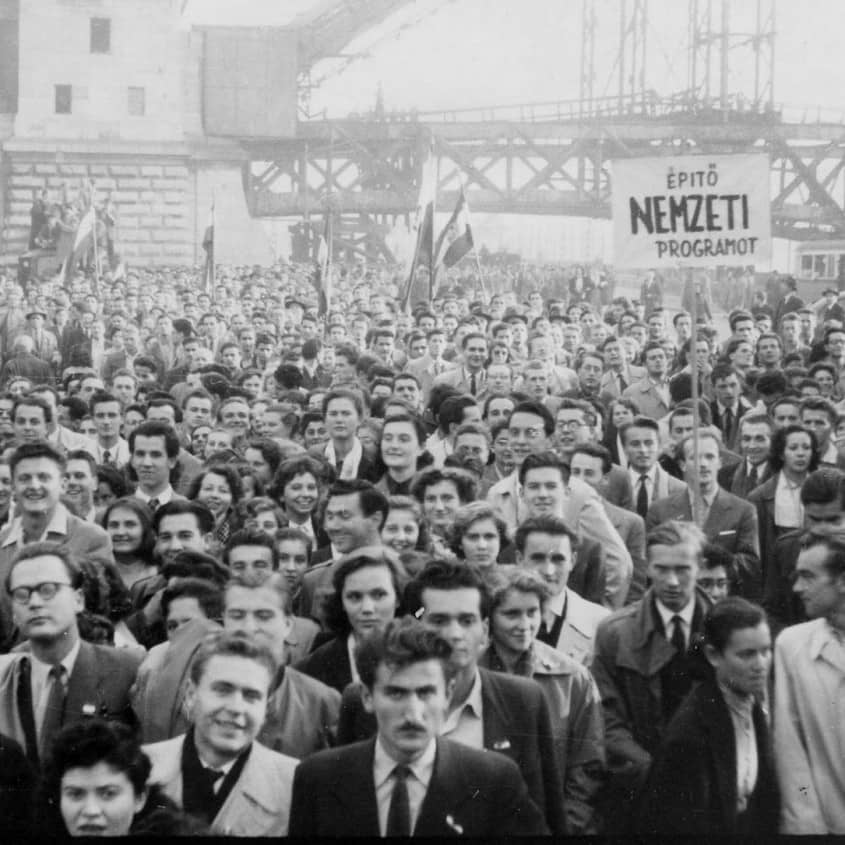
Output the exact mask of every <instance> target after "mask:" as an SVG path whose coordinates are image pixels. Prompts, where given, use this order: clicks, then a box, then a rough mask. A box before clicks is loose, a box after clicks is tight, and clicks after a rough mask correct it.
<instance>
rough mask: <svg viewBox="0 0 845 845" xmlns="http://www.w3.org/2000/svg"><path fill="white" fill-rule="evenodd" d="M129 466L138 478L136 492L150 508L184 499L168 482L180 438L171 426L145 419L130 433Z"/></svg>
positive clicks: (177, 452) (174, 464) (177, 453)
mask: <svg viewBox="0 0 845 845" xmlns="http://www.w3.org/2000/svg"><path fill="white" fill-rule="evenodd" d="M129 452H130V456H131V457H130V466H131V467H132V469H133V471H134V472H135V475H136V477H137V479H138V487H137V489H136V490H135V494H134V495H135V496H136V497H137V498H139V499H140V500H141V501H142V502H144V503H146V504H147V505H148V506H149V508H150V510H152V511H153V512H155V511H156V509H157V508H160V507H161V506H162V505H166V504H167V503H168V502H172V501H174V500H177V501H178V500H180V499H184V497H183V496H180V495H178V494H177V493H176V492H175V491H174V490H173V487H172V486H171V485H170V479H171V474H172V472H173V468H174V467H175V466H176V460H177V458H178V457H179V438H178V437H177V436H176V432H175V431H174V430H173V427H172V426H170V425H168V424H166V423H162V422H145V423H142V424H141V425H139V426H138V428H136V429H135V430H134V431H133V432H132V434H130V435H129Z"/></svg>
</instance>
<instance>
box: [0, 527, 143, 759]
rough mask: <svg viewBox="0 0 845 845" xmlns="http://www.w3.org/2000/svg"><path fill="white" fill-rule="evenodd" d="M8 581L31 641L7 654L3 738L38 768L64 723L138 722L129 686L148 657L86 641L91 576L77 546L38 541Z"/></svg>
mask: <svg viewBox="0 0 845 845" xmlns="http://www.w3.org/2000/svg"><path fill="white" fill-rule="evenodd" d="M7 577H8V580H7V582H6V583H7V589H8V597H9V598H10V599H11V602H12V606H13V608H14V617H15V622H16V623H17V625H18V626H19V628H20V631H21V633H22V635H23V637H25V638H26V641H27V642H26V646H25V648H24V649H23V650H17V651H15V652H14V653H12V654H7V655H4V656H2V657H0V734H2V735H4V736H8V737H11V738H12V739H14V740H15V741H17V742H18V743H20V745H21V746H22V747H23V748H25V749H26V753H27V757H28V758H29V760H30V762H31V763H32V764H33V765H38V764H43V762H44V759H45V755H46V754H48V753H49V749H50V746H51V743H52V741H53V738H54V737H55V735H56V734H57V733H58V731H59V730H60V729H61V728H62V727H63V726H64V725H69V724H72V723H73V722H76V721H79V720H81V719H85V718H90V717H91V716H101V717H104V718H107V719H119V720H122V721H125V722H126V723H127V724H134V717H133V716H132V711H131V708H130V704H129V689H130V687H131V686H132V682H133V681H134V679H135V673H136V671H137V669H138V664H139V663H140V662H141V656H140V655H139V654H138V653H137V652H136V651H134V650H131V651H130V650H128V649H116V648H113V647H109V646H100V645H93V644H91V643H87V642H83V641H82V640H81V639H80V635H79V627H78V623H77V614H79V613H80V612H81V611H82V610H84V608H85V600H84V596H83V591H82V581H83V576H82V571H81V570H80V569H79V566H78V565H77V563H76V562H75V560H74V558H73V556H72V553H71V552H70V550H69V548H68V547H67V546H66V545H64V544H59V543H55V542H34V543H30V544H29V545H27V546H26V547H24V548H22V549H21V550H20V551H18V552H17V554H16V555H15V557H14V558H13V560H12V562H11V568H10V570H9V572H8V576H7Z"/></svg>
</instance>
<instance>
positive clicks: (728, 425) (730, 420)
mask: <svg viewBox="0 0 845 845" xmlns="http://www.w3.org/2000/svg"><path fill="white" fill-rule="evenodd" d="M722 419H723V423H724V429H723V431H722V433H723V434H724V435H725V442H726V443H727V441H728V440H730V437H731V429H732V428H733V424H734V414H733V411H732V410H731V409H730V408H725V414H724V416H723V418H722Z"/></svg>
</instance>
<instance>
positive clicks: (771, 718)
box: [0, 260, 845, 836]
mask: <svg viewBox="0 0 845 845" xmlns="http://www.w3.org/2000/svg"><path fill="white" fill-rule="evenodd" d="M461 268H464V269H461ZM480 269H481V268H480V266H479V265H476V264H475V263H474V262H472V261H470V260H466V261H465V264H464V265H460V266H459V268H457V269H456V270H455V271H450V273H449V274H448V275H447V276H446V277H445V278H444V279H442V280H441V283H440V287H439V288H438V290H437V291H436V296H435V298H434V299H433V301H431V302H413V301H412V302H411V303H410V305H411V308H410V309H409V310H408V311H405V310H403V309H402V308H401V306H400V305H399V303H400V301H401V299H402V294H403V279H402V277H401V275H399V274H398V273H396V272H395V271H394V269H393V268H389V267H387V266H386V265H384V264H382V263H372V264H366V263H363V262H361V263H356V264H348V265H343V266H341V265H338V266H335V267H332V268H331V274H332V291H331V298H330V301H329V303H328V308H327V309H326V310H325V311H324V312H322V313H321V311H320V307H319V302H320V296H319V295H318V291H317V290H316V289H315V274H314V273H313V271H312V268H311V266H309V265H288V264H283V263H279V264H277V265H275V266H273V267H237V268H223V267H219V268H217V278H216V281H215V283H214V284H213V286H212V287H210V288H208V287H204V286H203V283H202V281H201V273H200V272H199V271H198V270H197V269H190V268H169V269H168V268H161V269H151V268H146V269H130V270H129V272H123V271H122V272H121V273H120V275H119V277H118V278H115V277H114V275H113V274H112V272H111V271H107V272H104V273H103V274H102V276H101V277H99V278H97V279H96V280H95V279H93V278H92V277H91V275H90V274H89V275H86V274H85V273H83V272H81V271H76V272H74V271H72V272H71V273H70V274H69V278H68V279H67V280H66V279H65V278H62V279H47V280H42V279H39V278H37V277H36V278H32V279H30V280H28V281H26V283H24V284H19V283H18V281H17V279H15V278H12V277H11V276H10V275H6V276H0V293H1V294H2V301H1V302H0V355H2V361H0V579H2V581H3V584H4V590H3V591H2V595H0V819H2V821H3V824H4V830H9V831H19V832H21V833H23V834H32V833H38V834H41V835H59V836H63V835H67V834H71V835H94V834H100V835H122V834H125V833H128V832H130V831H131V832H134V833H143V834H147V835H168V834H169V835H174V834H181V835H200V834H203V833H209V832H213V833H218V834H231V835H246V836H250V835H251V836H265V835H285V834H288V833H290V834H291V835H299V836H312V835H324V836H343V835H373V836H378V835H391V836H392V835H410V834H411V833H414V834H415V835H421V836H424V835H428V836H440V835H450V834H452V835H453V834H462V833H465V834H467V835H477V836H493V835H520V834H522V835H536V834H542V833H553V834H571V835H584V834H639V835H652V834H654V835H657V834H664V835H683V834H698V835H712V836H716V835H726V834H731V835H737V834H738V835H760V836H764V835H768V834H774V833H776V832H778V831H780V832H784V833H845V764H843V763H842V759H841V755H840V754H839V753H838V749H839V747H840V745H841V736H842V729H841V727H840V726H841V725H842V724H843V722H842V719H841V718H839V710H840V705H839V701H840V696H839V694H838V693H839V689H840V686H841V683H842V680H843V674H845V655H844V654H843V632H845V310H843V306H842V305H840V302H841V298H840V296H839V294H838V292H837V291H836V290H833V289H831V290H826V291H824V293H823V294H822V296H821V297H820V298H818V300H817V301H813V302H806V303H805V301H804V300H803V299H802V298H801V297H800V296H799V294H798V291H797V286H796V283H795V280H794V279H792V278H791V277H779V276H776V275H773V276H772V278H771V279H769V280H768V281H767V283H766V284H758V283H756V282H755V278H754V275H753V273H752V272H751V270H750V269H749V268H734V269H732V270H731V271H729V272H728V273H727V274H726V275H725V276H724V278H723V280H722V281H718V280H714V279H711V278H710V277H709V275H708V274H705V273H694V274H689V275H688V276H687V277H685V278H676V277H672V278H671V279H666V278H663V277H662V276H661V275H660V274H658V273H656V272H654V271H651V272H649V273H647V274H644V275H643V277H642V278H640V279H638V281H637V287H636V289H631V290H630V291H629V294H630V295H629V296H625V295H623V293H624V292H625V291H624V289H623V288H622V286H621V285H620V284H619V282H618V280H616V279H615V278H614V274H613V272H612V270H611V268H604V267H598V266H596V267H592V268H590V267H580V266H578V267H576V266H572V267H535V266H530V265H521V266H519V265H517V266H506V265H501V266H497V267H493V268H490V267H489V266H488V272H487V273H486V274H485V275H484V276H483V277H482V276H481V275H480V273H479V270H480ZM720 278H721V277H720ZM724 279H728V280H729V281H728V282H725V281H724ZM678 300H679V301H680V305H679V306H674V305H672V304H671V303H675V302H677V301H678ZM725 311H727V312H728V313H727V316H726V318H725V320H726V325H727V326H728V330H727V331H724V330H723V331H721V332H720V331H719V329H718V326H719V325H721V324H722V322H723V320H722V315H723V313H724V312H725ZM691 312H694V313H695V314H696V316H697V324H696V325H695V326H694V324H693V317H692V314H691ZM694 385H695V390H694V389H693V386H694ZM694 393H695V394H696V395H697V396H698V400H697V405H695V400H694V399H693V394H694ZM696 425H697V427H696ZM840 614H841V615H840ZM374 737H375V738H376V739H375V741H374ZM484 749H486V750H487V751H488V752H490V753H488V754H486V755H483V754H480V753H478V752H480V751H481V750H484ZM479 784H481V785H483V788H482V786H479Z"/></svg>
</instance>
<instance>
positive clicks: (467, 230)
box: [435, 187, 475, 267]
mask: <svg viewBox="0 0 845 845" xmlns="http://www.w3.org/2000/svg"><path fill="white" fill-rule="evenodd" d="M474 246H475V242H474V241H473V239H472V226H471V225H470V222H469V206H468V205H467V198H466V194H465V193H464V189H463V187H461V194H460V196H459V197H458V204H457V205H456V206H455V211H454V212H453V213H452V216H451V217H450V218H449V222H448V223H447V224H446V228H445V229H444V230H443V231H442V232H441V233H440V237H439V238H438V239H437V250H436V251H435V255H437V257H438V260H439V263H442V264H443V266H444V267H454V266H455V265H456V264H457V263H458V262H459V261H460V260H461V259H462V258H463V257H464V256H465V255H467V254H468V253H470V252H472V248H473V247H474Z"/></svg>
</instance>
